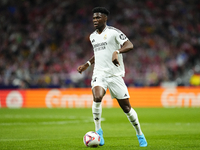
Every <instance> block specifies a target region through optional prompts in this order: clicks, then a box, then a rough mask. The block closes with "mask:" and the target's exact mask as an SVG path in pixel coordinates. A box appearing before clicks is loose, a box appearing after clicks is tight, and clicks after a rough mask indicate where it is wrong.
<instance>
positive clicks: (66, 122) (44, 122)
mask: <svg viewBox="0 0 200 150" xmlns="http://www.w3.org/2000/svg"><path fill="white" fill-rule="evenodd" d="M101 121H105V118H102V119H101ZM88 122H93V119H92V118H89V119H84V120H83V119H76V120H75V119H74V120H69V121H43V122H37V123H36V122H29V123H27V122H12V123H0V126H13V125H53V124H55V125H56V124H57V125H62V124H73V123H74V124H75V123H88Z"/></svg>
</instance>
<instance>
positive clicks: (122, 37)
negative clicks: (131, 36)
mask: <svg viewBox="0 0 200 150" xmlns="http://www.w3.org/2000/svg"><path fill="white" fill-rule="evenodd" d="M116 41H117V42H118V43H119V44H120V45H123V44H124V42H126V41H128V38H127V37H126V35H125V34H124V33H123V32H121V31H120V30H119V31H118V32H116Z"/></svg>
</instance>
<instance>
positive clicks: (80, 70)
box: [77, 63, 89, 74]
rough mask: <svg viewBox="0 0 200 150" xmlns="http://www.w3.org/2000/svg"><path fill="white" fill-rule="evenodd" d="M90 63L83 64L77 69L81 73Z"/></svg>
mask: <svg viewBox="0 0 200 150" xmlns="http://www.w3.org/2000/svg"><path fill="white" fill-rule="evenodd" d="M88 66H89V65H88V64H87V63H86V64H84V65H81V66H79V67H78V68H77V71H78V72H79V73H80V74H81V73H82V72H83V71H85V70H86V69H87V67H88Z"/></svg>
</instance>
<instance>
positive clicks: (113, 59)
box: [112, 51, 120, 67]
mask: <svg viewBox="0 0 200 150" xmlns="http://www.w3.org/2000/svg"><path fill="white" fill-rule="evenodd" d="M112 62H113V64H114V65H115V66H117V67H118V66H120V64H119V61H118V53H117V52H116V51H114V52H113V55H112Z"/></svg>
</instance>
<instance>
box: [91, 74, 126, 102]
mask: <svg viewBox="0 0 200 150" xmlns="http://www.w3.org/2000/svg"><path fill="white" fill-rule="evenodd" d="M91 86H92V89H93V88H94V87H95V86H101V87H102V88H104V90H105V91H106V90H107V88H108V89H109V91H110V95H111V97H112V99H113V98H116V99H127V98H130V96H129V93H128V88H127V86H126V84H125V83H124V80H123V78H122V77H121V76H111V77H102V76H100V75H99V76H93V77H92V81H91Z"/></svg>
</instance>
